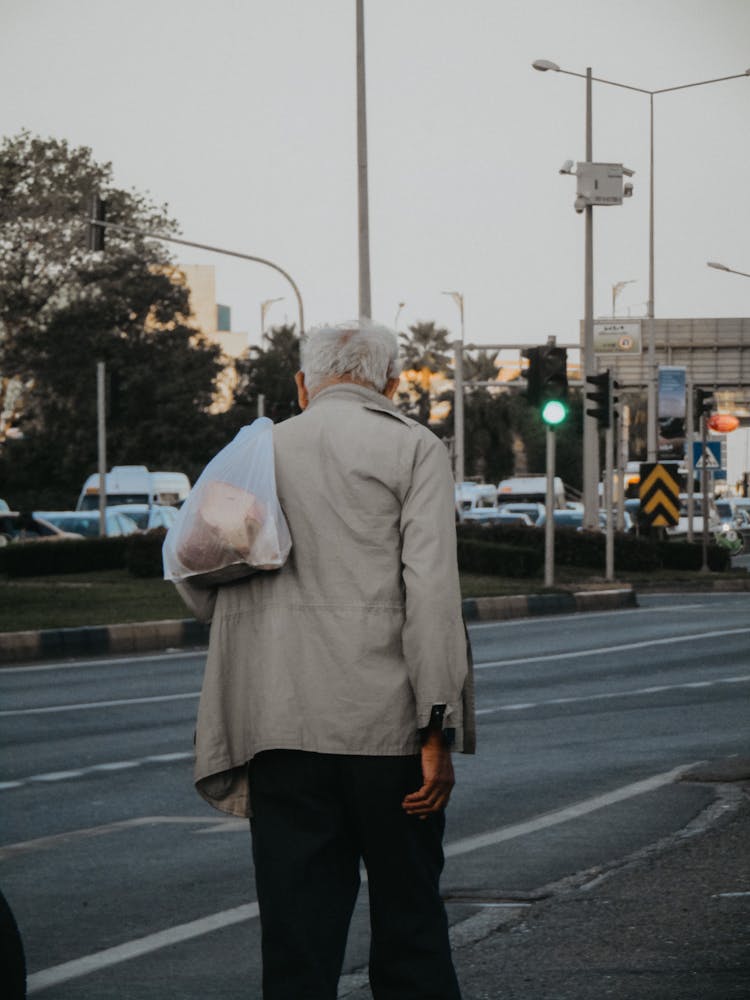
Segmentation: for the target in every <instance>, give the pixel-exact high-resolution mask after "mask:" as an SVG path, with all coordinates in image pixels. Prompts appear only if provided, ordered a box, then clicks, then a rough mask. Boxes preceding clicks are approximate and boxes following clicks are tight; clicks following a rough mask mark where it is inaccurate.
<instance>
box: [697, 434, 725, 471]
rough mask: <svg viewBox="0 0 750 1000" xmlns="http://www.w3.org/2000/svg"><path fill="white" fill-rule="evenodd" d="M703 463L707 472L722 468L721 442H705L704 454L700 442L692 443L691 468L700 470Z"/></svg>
mask: <svg viewBox="0 0 750 1000" xmlns="http://www.w3.org/2000/svg"><path fill="white" fill-rule="evenodd" d="M704 463H705V466H706V468H707V469H708V470H709V471H714V470H718V469H722V468H724V467H723V465H722V464H721V441H706V451H705V453H704V452H703V449H702V445H701V442H700V441H693V466H694V468H696V469H702V468H703V466H704Z"/></svg>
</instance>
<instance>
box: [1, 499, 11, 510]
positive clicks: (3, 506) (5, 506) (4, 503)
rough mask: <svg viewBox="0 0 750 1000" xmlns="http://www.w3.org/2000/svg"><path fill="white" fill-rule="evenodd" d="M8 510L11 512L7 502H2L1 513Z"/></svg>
mask: <svg viewBox="0 0 750 1000" xmlns="http://www.w3.org/2000/svg"><path fill="white" fill-rule="evenodd" d="M6 510H10V507H9V506H8V504H7V502H6V501H5V500H0V511H3V512H4V511H6Z"/></svg>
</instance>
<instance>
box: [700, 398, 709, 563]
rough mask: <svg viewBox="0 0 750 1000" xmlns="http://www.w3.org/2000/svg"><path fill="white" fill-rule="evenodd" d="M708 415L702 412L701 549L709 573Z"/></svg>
mask: <svg viewBox="0 0 750 1000" xmlns="http://www.w3.org/2000/svg"><path fill="white" fill-rule="evenodd" d="M707 423H708V415H707V414H706V413H701V493H702V494H703V496H702V498H701V514H702V515H703V532H702V538H701V549H702V555H703V558H702V560H701V573H708V462H707V461H706V438H707V436H708V434H707V427H706V424H707Z"/></svg>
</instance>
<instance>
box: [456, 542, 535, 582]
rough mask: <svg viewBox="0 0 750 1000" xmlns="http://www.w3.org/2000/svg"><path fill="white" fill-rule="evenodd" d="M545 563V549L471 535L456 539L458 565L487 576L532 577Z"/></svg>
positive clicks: (464, 570) (463, 568) (462, 568)
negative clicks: (503, 542)
mask: <svg viewBox="0 0 750 1000" xmlns="http://www.w3.org/2000/svg"><path fill="white" fill-rule="evenodd" d="M543 562H544V552H543V551H541V550H539V549H535V548H528V547H527V548H523V547H522V546H519V545H496V544H495V543H494V542H485V541H482V540H479V539H474V538H459V540H458V568H459V569H460V570H462V571H463V572H465V573H482V574H486V575H488V576H534V575H535V574H536V573H538V572H539V570H540V569H541V566H542V563H543Z"/></svg>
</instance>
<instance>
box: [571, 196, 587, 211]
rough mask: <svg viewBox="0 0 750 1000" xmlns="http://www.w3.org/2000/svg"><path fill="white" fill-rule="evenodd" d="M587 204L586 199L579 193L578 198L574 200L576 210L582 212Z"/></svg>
mask: <svg viewBox="0 0 750 1000" xmlns="http://www.w3.org/2000/svg"><path fill="white" fill-rule="evenodd" d="M587 204H588V202H587V201H586V199H585V198H584V197H583V196H582V195H580V194H579V195H578V197H577V198H576V200H575V201H574V202H573V208H574V209H575V210H576V212H578V213H579V214H580V213H581V212H582V211H583V210H584V208H585V207H586V205H587Z"/></svg>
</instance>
